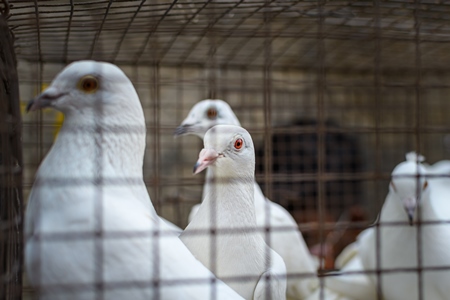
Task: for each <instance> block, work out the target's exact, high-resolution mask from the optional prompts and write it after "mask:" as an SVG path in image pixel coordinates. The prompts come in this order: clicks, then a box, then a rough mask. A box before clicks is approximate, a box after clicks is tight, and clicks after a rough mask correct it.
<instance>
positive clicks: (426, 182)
mask: <svg viewBox="0 0 450 300" xmlns="http://www.w3.org/2000/svg"><path fill="white" fill-rule="evenodd" d="M427 186H428V181H425V182H424V184H423V190H425V189H426V188H427Z"/></svg>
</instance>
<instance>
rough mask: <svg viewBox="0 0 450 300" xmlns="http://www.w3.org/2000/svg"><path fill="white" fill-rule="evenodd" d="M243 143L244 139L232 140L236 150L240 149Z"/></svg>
mask: <svg viewBox="0 0 450 300" xmlns="http://www.w3.org/2000/svg"><path fill="white" fill-rule="evenodd" d="M243 145H244V141H243V140H242V139H237V140H236V141H235V142H234V148H236V149H238V150H239V149H241V148H242V146H243Z"/></svg>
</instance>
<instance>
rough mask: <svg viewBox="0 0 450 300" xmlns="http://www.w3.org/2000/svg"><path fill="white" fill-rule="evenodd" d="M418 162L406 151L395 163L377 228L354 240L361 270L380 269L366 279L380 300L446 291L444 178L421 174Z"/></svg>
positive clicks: (445, 294) (448, 242)
mask: <svg viewBox="0 0 450 300" xmlns="http://www.w3.org/2000/svg"><path fill="white" fill-rule="evenodd" d="M423 160H424V158H423V157H422V156H420V155H417V154H415V153H413V152H412V153H408V154H407V155H406V161H405V162H402V163H400V164H399V165H397V166H396V167H395V169H394V170H393V172H392V178H391V182H390V185H389V193H388V195H387V197H386V200H385V202H384V205H383V208H382V210H381V213H380V216H379V219H378V221H377V222H378V224H379V227H377V228H376V227H372V228H370V229H368V230H366V231H364V232H363V233H361V234H360V236H359V238H358V241H357V245H358V255H359V256H360V258H361V261H362V264H363V266H364V269H365V270H369V271H376V270H379V271H380V272H381V273H380V275H379V276H376V275H374V274H373V273H372V274H371V275H370V277H371V279H372V280H373V282H374V284H375V286H379V287H380V289H381V291H382V297H383V298H384V299H386V300H390V299H395V300H415V299H433V300H444V299H448V298H449V295H450V285H449V282H450V251H449V249H450V224H448V221H449V220H450V201H449V196H450V184H449V183H450V181H449V179H448V178H446V177H437V176H432V175H433V174H427V170H426V168H425V166H424V165H423V164H422V162H423ZM419 222H423V223H421V224H420V227H419ZM427 222H431V223H427ZM433 222H434V223H433ZM419 228H420V229H419ZM377 230H379V233H378V235H377ZM377 236H379V241H378V242H377ZM418 245H420V253H421V257H420V261H419V256H418V253H419V248H418ZM377 252H378V255H377ZM377 257H379V261H377ZM432 268H438V269H437V270H432ZM383 272H385V273H383ZM420 294H421V295H422V296H421V297H420V296H419V295H420Z"/></svg>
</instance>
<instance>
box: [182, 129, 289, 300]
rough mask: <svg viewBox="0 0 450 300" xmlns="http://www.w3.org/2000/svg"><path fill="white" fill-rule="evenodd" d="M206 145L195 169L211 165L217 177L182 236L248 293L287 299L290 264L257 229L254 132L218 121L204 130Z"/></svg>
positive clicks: (209, 264) (250, 296)
mask: <svg viewBox="0 0 450 300" xmlns="http://www.w3.org/2000/svg"><path fill="white" fill-rule="evenodd" d="M204 145H205V148H204V149H203V150H201V152H200V155H199V159H198V161H197V163H196V165H195V167H194V174H197V173H199V172H201V171H202V170H204V169H206V168H208V169H210V170H211V173H210V174H211V179H212V180H213V181H214V183H213V184H212V185H211V186H210V188H209V189H207V191H206V195H205V198H204V199H203V202H202V204H201V205H200V207H199V209H198V211H197V213H196V214H195V215H194V216H193V218H192V220H191V222H190V223H189V225H188V226H187V227H186V229H185V230H184V232H183V233H182V234H181V235H180V239H181V240H182V241H183V243H184V244H185V245H186V246H187V247H188V249H189V250H190V251H191V252H192V253H193V254H194V256H195V257H196V258H197V259H199V260H200V261H201V262H202V263H203V264H204V265H205V266H206V267H207V268H208V269H209V270H211V271H212V272H213V273H214V274H215V275H216V276H217V277H218V278H219V279H222V280H223V281H224V282H225V283H226V284H228V285H229V286H230V287H232V288H233V289H234V290H235V291H237V292H238V293H239V294H240V295H241V296H242V297H244V298H245V299H285V298H286V277H285V276H286V266H285V264H284V262H283V259H282V258H281V257H280V256H279V255H278V254H277V253H275V251H273V250H272V249H270V248H269V247H268V246H267V244H266V243H265V241H264V239H263V238H262V236H261V235H260V234H259V233H258V232H257V225H256V216H255V206H254V196H253V193H254V188H253V185H254V180H255V178H254V176H255V150H254V146H253V140H252V138H251V136H250V134H249V133H248V132H247V131H246V130H245V129H244V128H242V127H239V126H234V125H217V126H214V127H213V128H211V129H209V130H208V131H207V132H206V134H205V137H204ZM212 230H213V231H214V232H213V233H211V231H212Z"/></svg>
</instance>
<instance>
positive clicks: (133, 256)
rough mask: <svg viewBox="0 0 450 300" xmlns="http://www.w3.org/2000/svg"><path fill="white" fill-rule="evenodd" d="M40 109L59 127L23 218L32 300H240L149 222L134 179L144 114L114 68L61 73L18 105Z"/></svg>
mask: <svg viewBox="0 0 450 300" xmlns="http://www.w3.org/2000/svg"><path fill="white" fill-rule="evenodd" d="M44 107H52V108H54V109H57V110H59V111H61V112H63V113H64V115H65V120H64V124H63V125H62V128H61V131H60V132H59V135H58V137H57V139H56V141H55V143H54V145H53V147H52V148H51V150H50V152H49V153H48V154H47V156H46V157H45V159H44V161H43V162H42V164H41V165H40V167H39V170H38V172H37V174H36V181H35V183H34V185H33V189H32V191H31V195H30V198H29V202H28V207H27V209H26V219H25V243H26V244H25V262H26V271H27V274H28V277H29V280H30V282H31V283H32V285H33V286H35V287H36V288H37V289H38V290H37V291H38V293H39V298H40V299H99V298H103V299H210V298H211V299H218V298H219V299H242V297H240V296H239V295H238V294H237V293H236V292H235V291H233V290H232V289H231V288H230V287H228V286H226V285H225V284H224V283H223V282H221V281H219V280H217V279H216V278H215V277H214V275H213V274H212V273H211V272H210V271H209V270H207V269H206V268H205V267H204V266H203V265H202V264H201V263H200V262H199V261H198V260H196V259H195V258H194V256H193V255H192V254H191V253H190V252H189V250H188V249H187V248H186V247H185V246H184V244H183V243H182V242H181V240H180V239H179V238H178V237H177V236H176V235H175V234H174V232H173V230H172V229H171V227H169V226H168V225H167V224H166V223H165V222H164V221H162V220H161V219H160V218H159V217H158V216H157V214H156V212H155V210H154V208H153V206H152V204H151V201H150V198H149V196H148V194H147V190H146V188H145V185H144V182H143V176H142V166H143V156H144V148H145V137H146V130H145V120H144V114H143V111H142V107H141V104H140V101H139V98H138V95H137V93H136V91H135V89H134V87H133V85H132V84H131V82H130V80H129V79H128V78H127V77H126V75H125V74H124V73H123V72H122V71H121V70H120V69H119V68H118V67H116V66H114V65H112V64H109V63H100V62H94V61H80V62H75V63H72V64H70V65H69V66H67V67H66V68H65V69H64V70H63V71H62V72H61V73H60V74H59V75H57V77H56V78H55V79H54V80H53V82H52V84H51V85H50V87H49V88H48V89H47V90H46V91H44V92H43V93H42V94H41V95H39V96H38V97H36V98H35V99H34V100H32V101H30V103H29V105H28V109H29V110H32V111H33V110H37V109H40V108H44Z"/></svg>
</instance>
